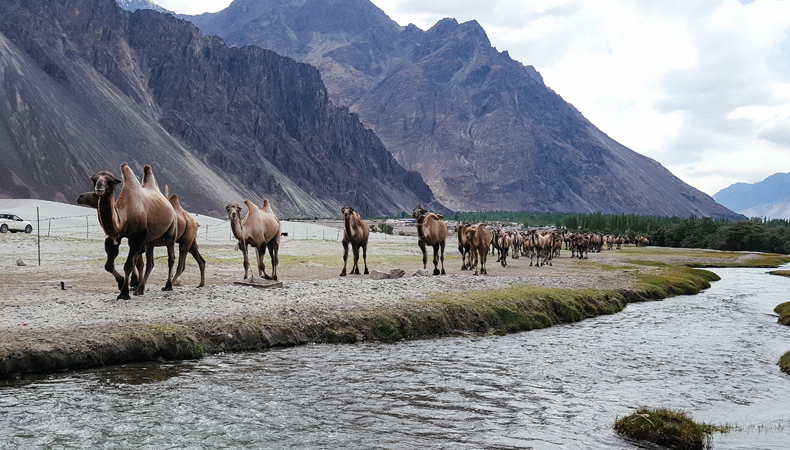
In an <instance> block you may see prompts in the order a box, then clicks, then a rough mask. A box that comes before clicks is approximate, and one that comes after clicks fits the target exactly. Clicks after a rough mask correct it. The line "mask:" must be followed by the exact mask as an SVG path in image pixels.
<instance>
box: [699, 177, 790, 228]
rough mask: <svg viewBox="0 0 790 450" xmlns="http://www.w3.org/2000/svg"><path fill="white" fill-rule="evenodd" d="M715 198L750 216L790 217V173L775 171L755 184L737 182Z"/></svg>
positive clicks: (714, 196)
mask: <svg viewBox="0 0 790 450" xmlns="http://www.w3.org/2000/svg"><path fill="white" fill-rule="evenodd" d="M713 198H714V199H715V200H716V201H717V202H719V203H721V204H722V205H724V206H726V207H728V208H730V209H732V210H733V211H737V212H739V213H741V214H744V215H746V216H748V217H770V218H774V219H790V173H775V174H773V175H771V176H770V177H768V178H766V179H764V180H763V181H760V182H757V183H754V184H748V183H735V184H733V185H731V186H729V187H726V188H724V189H722V190H721V191H719V192H717V193H716V194H714V195H713Z"/></svg>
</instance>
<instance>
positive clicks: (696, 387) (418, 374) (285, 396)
mask: <svg viewBox="0 0 790 450" xmlns="http://www.w3.org/2000/svg"><path fill="white" fill-rule="evenodd" d="M716 272H717V273H719V274H720V275H721V277H722V281H719V282H716V283H714V284H713V287H712V288H711V289H709V290H708V291H706V292H704V293H702V294H700V295H696V296H685V297H676V298H673V299H669V300H665V301H662V302H651V303H641V304H633V305H629V306H628V307H627V308H626V309H625V311H623V312H621V313H618V314H615V315H611V316H604V317H598V318H594V319H588V320H585V321H584V322H581V323H577V324H572V325H563V326H556V327H553V328H549V329H545V330H536V331H530V332H526V333H519V334H513V335H509V336H504V337H484V338H448V339H438V340H424V341H409V342H402V343H398V344H393V345H386V344H360V345H308V346H302V347H295V348H288V349H279V350H272V351H265V352H258V353H242V354H232V355H219V356H212V357H208V358H205V359H202V360H200V361H187V362H180V363H170V362H167V363H149V364H139V365H137V364H136V365H125V366H119V367H110V368H104V369H99V370H90V371H81V372H74V373H67V374H58V375H51V376H46V377H39V378H37V379H26V380H22V381H17V382H6V383H5V384H0V448H99V447H102V448H130V449H137V448H157V449H158V448H409V449H412V448H420V447H423V448H452V449H457V448H469V449H476V448H535V449H577V448H578V449H590V448H592V449H609V448H611V449H621V448H639V447H638V446H637V445H636V444H634V443H631V442H628V441H625V440H623V439H622V438H620V437H618V436H617V435H616V434H615V433H614V431H613V430H612V425H613V424H614V422H615V420H616V419H617V417H618V416H620V417H622V416H624V415H627V414H630V413H631V412H633V411H634V410H635V409H636V408H637V407H639V406H643V405H645V406H651V407H668V408H672V409H680V410H684V411H687V412H690V413H691V414H692V416H693V417H694V419H696V420H697V421H704V422H712V423H716V424H723V423H729V424H736V425H740V426H742V427H745V430H742V431H735V432H731V433H729V434H724V435H721V434H716V435H714V437H713V445H714V448H717V449H750V450H753V449H781V448H788V445H790V444H788V442H790V406H788V403H787V395H786V393H787V391H788V388H790V376H787V375H785V374H783V373H781V372H780V371H779V369H778V366H777V365H776V363H777V361H778V360H779V357H780V356H781V355H782V354H783V353H784V352H786V351H788V350H790V328H788V327H785V326H781V325H778V324H777V322H776V317H774V316H772V315H771V314H772V311H773V308H774V307H775V306H776V305H778V304H779V303H782V302H785V301H788V300H790V298H788V296H787V292H788V287H790V279H785V278H782V277H776V276H771V275H768V274H766V273H765V270H760V269H717V270H716Z"/></svg>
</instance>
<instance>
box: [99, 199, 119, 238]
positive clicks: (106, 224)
mask: <svg viewBox="0 0 790 450" xmlns="http://www.w3.org/2000/svg"><path fill="white" fill-rule="evenodd" d="M98 210H99V223H100V224H101V227H102V229H103V230H104V233H105V234H107V236H109V237H111V238H113V239H115V238H117V237H118V235H119V234H120V232H121V230H120V224H119V223H118V222H119V221H116V220H115V219H116V218H117V214H118V212H117V211H116V205H115V199H114V198H113V195H112V194H110V195H109V196H105V197H99V205H98Z"/></svg>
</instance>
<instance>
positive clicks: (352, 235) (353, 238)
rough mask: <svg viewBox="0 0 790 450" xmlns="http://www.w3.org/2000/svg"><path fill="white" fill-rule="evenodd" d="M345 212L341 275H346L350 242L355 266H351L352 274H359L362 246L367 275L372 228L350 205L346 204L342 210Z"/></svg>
mask: <svg viewBox="0 0 790 450" xmlns="http://www.w3.org/2000/svg"><path fill="white" fill-rule="evenodd" d="M340 211H341V212H342V213H343V221H344V224H345V227H344V228H343V271H342V272H340V276H341V277H344V276H346V263H347V262H348V244H351V249H352V251H353V252H354V266H353V267H352V268H351V274H352V275H353V274H356V275H359V248H360V247H362V261H363V263H364V264H365V275H367V274H368V273H369V272H368V237H369V236H370V230H369V229H368V224H366V223H365V221H364V220H362V218H361V217H359V213H358V212H356V211H354V208H352V207H350V206H344V207H343V208H342V209H341V210H340Z"/></svg>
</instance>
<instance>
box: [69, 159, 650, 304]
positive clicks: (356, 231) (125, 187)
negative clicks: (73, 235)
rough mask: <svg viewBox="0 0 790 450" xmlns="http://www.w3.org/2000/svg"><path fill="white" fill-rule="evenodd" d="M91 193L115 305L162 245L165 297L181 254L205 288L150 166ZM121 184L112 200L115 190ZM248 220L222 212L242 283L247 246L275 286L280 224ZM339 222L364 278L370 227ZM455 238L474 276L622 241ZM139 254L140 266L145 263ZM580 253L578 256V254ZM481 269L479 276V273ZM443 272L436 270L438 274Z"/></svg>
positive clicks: (265, 212) (193, 236)
mask: <svg viewBox="0 0 790 450" xmlns="http://www.w3.org/2000/svg"><path fill="white" fill-rule="evenodd" d="M91 181H92V182H93V191H92V192H86V193H84V194H82V195H80V196H79V198H77V204H81V205H86V206H89V207H92V208H95V209H96V210H97V212H98V216H99V223H100V224H101V227H102V229H103V230H104V232H105V234H106V235H107V237H106V238H105V241H104V249H105V252H106V253H107V261H106V263H105V265H104V268H105V270H106V271H107V272H110V273H112V274H113V276H114V277H115V280H116V282H117V283H118V289H119V290H120V294H119V295H118V299H119V300H129V299H130V298H131V297H130V296H129V292H130V290H131V289H134V292H133V293H134V294H135V295H142V294H143V293H144V292H145V284H146V281H147V280H148V276H149V275H150V273H151V270H152V269H153V267H154V248H155V247H162V246H164V247H167V270H168V272H167V282H166V284H165V287H163V288H162V290H164V291H169V290H172V289H173V285H174V284H177V280H178V278H179V277H180V276H181V274H182V273H183V272H184V268H185V265H186V255H187V253H189V254H191V255H192V256H193V257H194V258H195V261H197V264H198V267H199V268H200V284H199V285H198V287H202V286H204V285H205V281H206V278H205V273H206V261H205V259H203V257H202V256H201V255H200V252H199V251H198V245H197V230H198V223H197V222H196V221H195V219H193V218H192V216H191V215H190V214H189V213H187V212H186V211H185V210H184V209H183V208H182V207H181V205H180V204H179V202H178V196H177V195H176V194H174V195H171V196H170V197H169V198H168V197H166V196H165V195H163V194H162V192H161V190H160V189H159V185H158V184H157V183H156V179H155V178H154V174H153V171H152V169H151V166H149V165H146V166H145V167H143V178H142V183H141V182H140V180H138V178H137V177H136V176H135V174H134V173H133V172H132V169H131V168H130V167H129V165H128V164H127V163H123V164H121V179H120V180H119V179H118V178H116V177H115V176H114V175H113V174H112V173H110V172H108V171H100V172H97V173H96V174H95V175H93V176H92V177H91ZM118 185H121V189H120V193H119V194H118V196H117V198H116V196H115V191H116V188H117V187H118ZM244 204H245V205H246V206H247V210H248V212H247V214H246V216H243V215H242V207H241V206H240V205H238V204H231V205H227V206H226V207H225V212H226V213H227V216H228V219H229V220H230V226H231V230H232V232H233V236H234V237H235V238H236V239H237V241H238V243H239V249H240V250H241V251H242V254H243V256H244V278H245V279H248V276H249V280H250V281H252V279H253V275H252V273H251V272H250V270H249V269H250V263H249V259H248V256H247V246H253V247H255V249H256V253H257V258H258V275H259V276H263V277H264V278H265V279H267V280H277V265H278V262H279V259H278V253H279V248H280V236H281V224H280V220H279V219H278V218H277V216H276V215H275V214H274V212H273V211H272V208H271V205H270V204H269V201H268V200H264V201H263V206H261V207H260V208H259V207H258V206H257V205H255V204H253V203H252V202H250V201H249V200H245V201H244ZM341 212H342V213H343V220H344V231H343V271H342V272H341V273H340V276H346V274H347V272H346V268H347V262H348V248H349V245H350V246H351V249H352V252H353V257H354V260H353V266H352V268H351V272H350V273H351V274H357V275H358V274H359V273H360V271H359V250H360V249H362V261H363V265H364V272H363V273H364V274H368V273H369V272H368V265H367V248H368V238H369V236H370V229H369V228H368V226H367V224H366V223H365V221H364V220H362V218H361V217H360V215H359V213H357V212H356V211H354V209H353V208H351V207H350V206H345V207H343V208H342V210H341ZM412 217H413V218H414V219H416V222H417V235H418V238H419V239H418V245H419V247H420V250H421V251H422V263H423V269H426V268H427V261H428V255H427V246H431V247H432V248H433V266H434V269H433V274H434V275H444V274H445V273H446V272H445V270H444V249H445V242H446V240H447V234H448V230H447V225H446V224H445V223H444V221H443V219H444V217H443V216H442V215H441V214H434V213H431V212H429V211H428V210H427V209H425V208H423V207H421V206H418V207H417V208H415V209H414V211H413V212H412ZM455 232H456V234H457V236H458V250H459V252H460V253H461V260H462V262H461V269H462V270H472V269H473V270H474V274H475V275H478V274H487V273H488V272H487V270H486V259H487V257H488V254H489V251H491V254H492V255H493V254H498V258H497V262H500V263H501V264H502V266H507V258H508V255H509V254H510V255H511V256H512V257H513V258H518V257H519V255H522V256H527V257H529V258H530V266H531V265H532V258H533V257H534V258H536V261H535V265H536V266H543V265H545V264H548V265H552V263H551V261H552V258H554V257H555V256H558V255H559V251H560V249H561V247H562V244H563V242H564V243H565V245H566V249H570V250H571V256H572V257H578V258H582V257H584V258H586V257H587V252H588V251H599V252H600V251H601V248H602V247H603V245H604V243H605V244H606V245H607V248H608V249H611V248H612V246H613V245H615V244H616V245H617V248H618V249H620V246H621V245H622V244H623V243H628V240H627V239H626V238H624V237H622V236H617V237H615V236H604V235H602V234H600V233H587V234H580V233H568V232H561V231H548V232H544V233H540V232H538V231H536V230H533V231H531V232H518V231H514V230H508V231H504V230H501V229H489V228H488V226H487V225H486V224H485V223H478V224H476V225H472V224H468V223H467V224H463V225H462V224H459V225H456V227H455ZM123 238H126V239H127V241H128V245H129V254H128V256H127V258H126V262H125V263H124V267H123V270H124V274H123V275H121V274H120V273H118V271H116V269H115V258H116V257H117V256H118V253H119V247H120V242H121V240H122V239H123ZM176 244H178V265H177V267H176V272H175V275H173V266H174V264H175V245H176ZM636 244H637V245H648V244H649V242H647V240H646V239H645V238H643V237H641V236H640V237H638V238H637V241H636ZM267 249H268V250H269V255H270V258H271V265H272V268H271V275H269V274H267V273H266V265H265V263H264V256H265V253H266V250H267ZM143 253H145V264H143ZM583 255H584V256H583ZM478 265H479V268H480V269H479V271H478ZM439 267H441V270H440V269H439Z"/></svg>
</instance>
